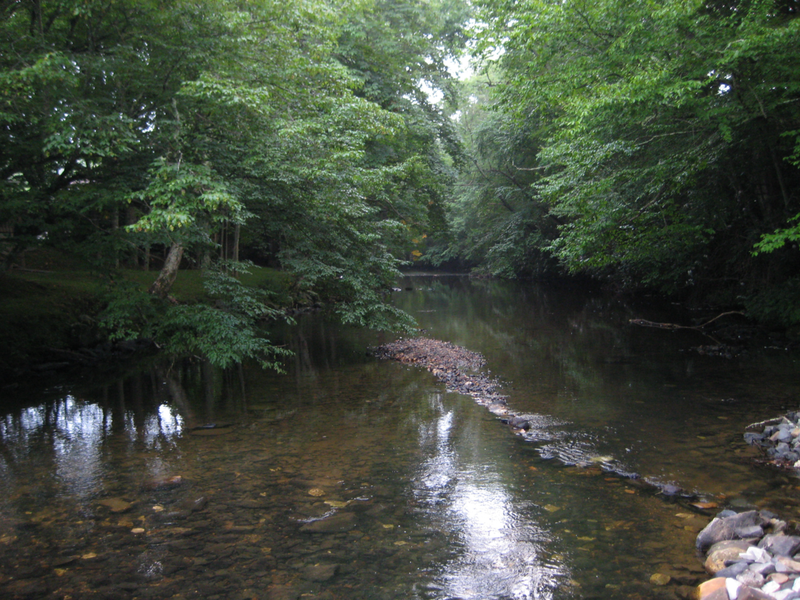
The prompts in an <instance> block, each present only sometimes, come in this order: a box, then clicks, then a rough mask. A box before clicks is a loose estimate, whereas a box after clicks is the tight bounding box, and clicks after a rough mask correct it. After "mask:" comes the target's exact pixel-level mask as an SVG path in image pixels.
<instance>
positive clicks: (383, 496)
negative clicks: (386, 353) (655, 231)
mask: <svg viewBox="0 0 800 600" xmlns="http://www.w3.org/2000/svg"><path fill="white" fill-rule="evenodd" d="M402 287H403V288H404V291H403V292H398V293H396V294H395V296H396V302H397V303H398V305H400V306H401V307H403V308H405V309H406V310H408V311H410V312H412V313H413V314H414V316H416V317H417V318H418V320H419V322H420V325H421V326H422V327H423V328H424V329H425V330H426V333H427V334H428V335H429V336H431V337H437V338H440V339H445V340H449V341H452V342H455V343H457V344H461V345H463V346H465V347H467V348H469V349H471V350H476V351H479V352H482V353H483V354H484V355H485V357H486V359H487V362H488V365H487V366H488V369H490V370H491V371H492V373H493V375H495V376H497V377H499V378H500V379H501V381H502V382H503V383H504V392H505V393H506V394H508V396H509V400H508V401H509V405H510V406H511V407H512V408H513V409H514V410H515V411H516V412H520V413H524V414H526V415H529V417H530V419H531V420H532V421H533V422H534V424H535V426H534V427H533V428H532V430H531V431H530V432H528V433H527V434H526V435H525V436H515V435H513V434H512V433H511V432H510V431H509V430H508V429H507V428H506V427H505V426H504V425H503V424H502V423H500V421H498V420H497V418H496V417H494V416H492V415H491V414H489V413H488V412H487V411H486V410H485V409H484V408H482V407H481V406H479V405H477V404H475V403H474V402H473V401H472V400H471V399H470V398H467V397H464V396H460V395H457V394H452V393H447V392H445V390H444V388H443V386H442V385H441V384H439V383H437V382H436V381H435V380H434V379H433V378H432V376H430V375H429V374H428V373H427V372H425V371H422V370H418V369H414V368H409V367H404V366H401V365H399V364H396V363H391V362H379V361H377V360H375V359H373V358H371V357H369V356H368V355H367V353H366V351H365V350H366V348H367V347H368V346H370V345H375V344H377V343H380V342H381V341H388V340H389V339H391V338H389V337H386V336H381V335H379V334H373V333H368V332H366V333H365V332H358V331H353V330H345V329H342V328H338V327H334V326H332V325H330V324H326V323H323V322H321V321H320V320H319V319H316V318H309V319H304V320H303V321H302V322H301V323H300V325H299V327H297V328H295V329H293V330H291V331H290V332H287V333H285V334H282V333H280V332H276V333H275V335H276V336H277V338H279V339H282V340H283V341H284V342H285V343H286V344H287V345H288V346H289V347H291V348H292V349H293V350H294V351H295V358H294V359H292V360H290V361H289V362H288V363H287V365H286V367H287V370H288V373H287V374H286V375H276V374H273V373H269V372H263V371H260V370H259V369H257V368H252V367H248V366H245V367H243V368H239V369H233V370H230V371H226V372H221V371H218V370H214V369H211V368H209V367H208V366H206V365H203V364H201V363H189V364H186V365H170V364H168V363H158V362H153V363H148V364H142V365H138V366H136V367H135V368H132V369H131V371H130V372H128V373H127V374H126V375H125V376H114V375H113V374H112V375H106V374H102V373H97V374H95V375H94V376H93V377H91V378H85V379H82V380H79V381H59V382H55V383H47V384H46V385H45V384H44V382H42V384H41V385H38V384H37V382H27V383H23V384H22V385H19V386H17V387H5V388H3V390H2V399H3V403H4V406H6V407H8V408H7V409H6V410H5V411H4V414H3V416H2V417H1V418H0V442H2V443H1V444H0V482H2V488H1V489H2V495H0V597H2V598H62V599H66V598H73V599H78V598H198V597H202V598H225V599H227V598H234V599H243V598H269V599H284V598H311V599H314V598H320V599H322V598H326V599H334V598H338V599H344V598H363V599H384V598H386V599H395V598H396V599H401V598H402V599H405V598H410V599H455V598H462V599H465V600H466V599H470V600H472V599H475V600H478V599H494V598H496V599H520V600H522V599H534V598H536V599H539V598H541V599H567V598H570V599H571V598H575V599H589V598H665V599H666V598H679V597H682V594H685V593H686V592H687V591H688V590H689V589H690V586H692V585H695V584H696V583H697V582H699V581H700V580H701V579H702V568H701V563H700V561H699V560H698V558H697V556H696V555H695V553H694V549H693V548H694V537H695V535H696V533H697V531H698V530H699V529H700V528H702V527H703V526H704V525H705V523H707V522H708V520H709V519H710V516H711V514H713V512H714V511H715V510H716V509H713V510H710V511H706V512H704V511H702V510H700V509H697V508H694V507H692V506H691V505H690V501H688V500H685V499H679V500H676V499H674V498H668V497H665V496H664V495H662V494H659V493H657V490H658V488H657V487H653V486H651V485H644V484H643V483H642V482H647V481H649V482H656V483H672V484H675V485H678V486H680V487H681V488H683V489H684V490H686V491H687V493H693V494H696V496H697V498H696V499H697V500H698V501H705V502H714V503H716V504H717V505H719V507H720V508H722V507H724V506H734V507H746V506H758V507H762V508H768V509H771V510H773V511H775V512H777V513H779V514H780V515H781V516H782V517H784V518H786V519H800V508H798V507H799V506H800V481H799V480H798V479H797V477H795V476H794V475H792V474H787V473H780V472H777V471H775V470H772V469H770V468H767V467H763V466H758V465H755V464H754V463H753V461H752V459H753V457H754V456H755V455H754V454H753V452H752V451H751V449H749V448H747V447H746V446H745V445H744V443H743V442H742V432H743V430H744V427H745V426H746V425H747V424H749V423H751V422H754V421H760V420H763V419H766V418H769V417H772V416H776V415H778V414H781V413H782V412H785V411H786V410H792V409H797V408H798V394H797V392H798V389H800V370H799V369H798V356H796V355H794V356H793V355H790V354H787V353H786V352H784V351H780V350H775V349H764V350H762V351H758V352H751V353H750V355H748V356H746V357H742V358H736V359H732V360H728V359H723V358H718V357H710V356H703V355H701V354H699V353H698V352H696V351H693V350H692V348H694V347H697V346H699V345H702V344H709V343H713V342H710V341H709V340H708V339H707V338H704V336H702V335H701V334H699V333H697V332H694V331H678V332H668V331H663V330H656V329H647V328H641V327H633V326H630V325H628V323H627V322H628V319H630V318H645V319H650V320H671V319H686V318H688V317H687V315H679V314H670V313H669V311H664V310H663V309H662V308H658V307H656V306H654V305H648V304H643V305H639V306H631V305H628V304H625V303H623V302H621V301H619V300H615V299H613V298H608V297H603V296H591V295H587V294H584V293H580V291H575V290H566V289H561V290H559V289H547V288H543V287H538V286H532V285H528V286H523V285H515V284H508V283H499V282H484V281H470V280H468V279H465V278H456V277H440V278H422V277H420V278H412V279H409V280H407V281H405V282H403V284H402ZM406 287H411V288H413V289H412V290H410V291H409V290H405V288H406ZM210 423H213V424H216V425H217V427H216V428H198V427H202V426H205V425H208V424H210ZM620 472H622V473H636V474H638V475H639V479H629V478H627V477H622V476H619V475H617V474H616V473H620ZM654 574H661V575H668V576H670V581H669V583H667V584H666V585H656V584H655V583H651V577H652V576H653V575H654Z"/></svg>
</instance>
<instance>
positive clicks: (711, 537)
mask: <svg viewBox="0 0 800 600" xmlns="http://www.w3.org/2000/svg"><path fill="white" fill-rule="evenodd" d="M761 522H762V518H761V515H759V513H758V511H755V510H749V511H747V512H743V513H737V514H734V515H731V516H727V517H719V516H718V517H716V518H714V520H712V521H711V523H709V524H708V525H706V527H705V529H703V531H701V532H700V533H699V534H697V541H696V544H697V549H698V550H701V551H703V552H705V551H706V550H707V549H708V548H710V547H711V546H713V545H714V544H716V543H717V542H722V541H725V540H735V539H742V535H741V534H740V532H747V531H748V528H751V527H754V526H756V525H759V526H760V525H761Z"/></svg>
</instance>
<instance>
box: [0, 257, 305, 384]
mask: <svg viewBox="0 0 800 600" xmlns="http://www.w3.org/2000/svg"><path fill="white" fill-rule="evenodd" d="M157 275H158V273H157V272H155V271H149V272H145V271H134V270H122V271H119V272H118V273H117V274H116V280H117V281H120V280H126V281H130V282H133V283H134V284H136V286H137V287H140V288H141V289H143V290H146V289H147V288H148V287H149V285H150V284H151V283H152V282H153V281H154V279H155V277H156V276H157ZM242 281H243V283H246V284H247V285H251V286H255V287H259V288H262V289H266V290H269V291H271V292H273V295H272V298H273V302H274V303H275V304H276V305H277V306H288V305H291V303H292V296H291V293H290V288H291V284H292V278H291V276H290V275H288V274H286V273H282V272H280V271H276V270H274V269H267V268H262V267H254V268H253V269H252V272H251V273H250V274H249V275H245V276H242ZM108 286H109V281H107V280H102V279H100V278H98V277H97V276H96V275H94V274H92V273H90V272H88V271H81V270H66V269H59V270H52V271H44V270H38V271H33V270H31V271H26V270H14V271H11V272H9V273H6V274H4V275H2V276H0V374H3V373H13V372H15V371H20V370H24V369H25V368H26V367H29V366H32V365H35V364H39V363H42V362H46V361H48V360H50V359H51V358H52V355H53V354H54V352H53V350H52V349H57V350H76V349H78V348H85V347H91V346H94V345H97V344H99V343H102V342H103V341H104V337H103V332H102V331H101V330H100V328H99V326H98V316H99V315H100V313H101V312H102V310H103V309H104V307H105V300H104V298H105V296H106V294H107V291H108ZM172 295H173V297H174V298H175V299H176V300H178V301H179V302H187V303H192V302H200V301H203V300H204V299H205V298H206V294H205V290H204V288H203V278H202V273H201V272H200V271H189V270H187V271H181V272H180V274H179V276H178V278H177V280H176V282H175V286H174V288H173V293H172Z"/></svg>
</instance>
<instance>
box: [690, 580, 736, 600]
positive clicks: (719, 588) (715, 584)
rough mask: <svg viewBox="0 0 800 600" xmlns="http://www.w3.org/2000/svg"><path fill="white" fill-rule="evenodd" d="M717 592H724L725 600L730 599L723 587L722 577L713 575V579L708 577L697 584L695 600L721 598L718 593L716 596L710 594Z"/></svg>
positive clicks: (715, 599)
mask: <svg viewBox="0 0 800 600" xmlns="http://www.w3.org/2000/svg"><path fill="white" fill-rule="evenodd" d="M718 592H722V594H724V599H725V600H730V599H729V598H728V592H727V591H726V588H725V578H724V577H715V578H714V579H709V580H708V581H704V582H703V583H701V584H700V585H698V586H697V588H696V589H695V598H697V600H717V599H719V598H723V596H719V595H718V596H716V597H713V596H712V594H717V593H718Z"/></svg>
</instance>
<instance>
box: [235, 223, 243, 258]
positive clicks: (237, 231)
mask: <svg viewBox="0 0 800 600" xmlns="http://www.w3.org/2000/svg"><path fill="white" fill-rule="evenodd" d="M240 236H241V225H239V223H236V225H234V229H233V260H234V261H236V262H239V238H240Z"/></svg>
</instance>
